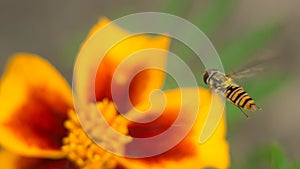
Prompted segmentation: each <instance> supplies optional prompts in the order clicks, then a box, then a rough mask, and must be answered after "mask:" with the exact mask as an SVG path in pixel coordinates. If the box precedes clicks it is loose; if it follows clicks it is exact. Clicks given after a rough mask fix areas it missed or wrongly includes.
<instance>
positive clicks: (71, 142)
mask: <svg viewBox="0 0 300 169" xmlns="http://www.w3.org/2000/svg"><path fill="white" fill-rule="evenodd" d="M86 110H87V112H88V113H87V112H80V113H78V112H77V114H76V113H75V111H74V110H70V111H69V119H68V120H67V121H66V122H65V127H66V128H67V129H68V130H69V134H68V136H67V137H65V138H64V139H63V146H62V150H63V151H64V152H65V153H66V155H67V157H68V159H69V160H71V161H73V162H74V163H75V164H76V165H77V166H78V167H79V168H82V169H102V168H106V169H110V168H115V167H116V165H117V161H116V158H117V156H116V155H114V154H113V153H111V152H109V151H107V150H106V149H105V147H108V146H109V150H110V151H114V152H118V153H122V152H124V151H125V150H124V149H125V148H124V147H125V144H127V143H128V142H130V141H131V139H130V137H125V138H126V139H124V137H117V136H116V135H115V134H114V133H116V132H117V133H118V134H120V135H126V134H127V133H128V131H127V128H126V120H125V119H124V118H123V117H122V116H120V115H118V112H117V110H116V108H115V106H114V104H113V103H112V102H110V101H108V100H107V99H104V100H103V101H102V102H99V103H98V104H90V105H89V106H88V109H86ZM100 113H101V115H102V118H101V116H99V114H100ZM78 117H79V119H80V120H79V119H78ZM111 129H113V130H111ZM112 131H116V132H113V133H112ZM99 144H101V145H102V146H99ZM103 147H104V148H103Z"/></svg>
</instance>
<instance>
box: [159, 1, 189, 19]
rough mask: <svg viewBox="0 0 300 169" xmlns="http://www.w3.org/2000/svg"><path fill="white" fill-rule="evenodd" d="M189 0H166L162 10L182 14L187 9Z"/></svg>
mask: <svg viewBox="0 0 300 169" xmlns="http://www.w3.org/2000/svg"><path fill="white" fill-rule="evenodd" d="M188 2H189V1H183V0H166V1H164V4H163V7H162V12H165V13H169V14H173V15H177V16H181V15H183V13H184V11H185V7H186V6H187V4H188Z"/></svg>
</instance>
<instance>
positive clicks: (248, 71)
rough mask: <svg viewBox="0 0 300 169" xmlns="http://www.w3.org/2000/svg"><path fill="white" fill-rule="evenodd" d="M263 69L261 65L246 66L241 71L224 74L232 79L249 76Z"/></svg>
mask: <svg viewBox="0 0 300 169" xmlns="http://www.w3.org/2000/svg"><path fill="white" fill-rule="evenodd" d="M263 70H264V69H263V68H262V67H251V68H247V69H244V70H241V71H237V72H232V73H229V74H226V76H227V77H229V78H233V79H242V78H250V77H252V76H255V75H256V74H258V73H260V72H262V71H263Z"/></svg>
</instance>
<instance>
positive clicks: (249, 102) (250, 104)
mask: <svg viewBox="0 0 300 169" xmlns="http://www.w3.org/2000/svg"><path fill="white" fill-rule="evenodd" d="M225 96H226V98H227V99H228V100H229V101H230V102H232V103H233V104H234V105H236V106H238V107H241V108H244V109H248V110H256V109H257V106H256V105H255V103H254V101H253V99H252V98H251V97H250V96H249V95H248V93H247V92H246V91H245V90H244V89H243V88H242V87H241V86H237V85H231V86H229V87H228V88H227V89H226V92H225Z"/></svg>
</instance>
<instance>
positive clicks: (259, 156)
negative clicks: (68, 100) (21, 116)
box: [0, 0, 300, 168]
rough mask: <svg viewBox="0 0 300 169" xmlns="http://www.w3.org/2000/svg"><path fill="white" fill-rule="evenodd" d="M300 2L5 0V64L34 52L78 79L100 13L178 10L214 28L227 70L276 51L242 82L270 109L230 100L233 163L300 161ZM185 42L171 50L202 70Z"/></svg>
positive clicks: (0, 40) (0, 38)
mask: <svg viewBox="0 0 300 169" xmlns="http://www.w3.org/2000/svg"><path fill="white" fill-rule="evenodd" d="M299 6H300V1H297V0H286V1H272V0H240V1H237V0H201V1H197V0H189V1H181V0H164V1H161V0H152V1H146V0H143V1H141V0H131V1H129V0H123V1H117V0H112V1H105V2H104V1H100V0H98V1H96V0H89V1H79V0H72V1H71V0H66V1H58V0H53V1H33V0H27V1H17V0H0V67H1V72H2V71H3V66H4V65H5V62H6V61H7V59H8V58H9V56H10V55H12V54H13V53H16V52H22V51H23V52H32V53H36V54H39V55H41V56H43V57H45V58H47V59H49V60H50V61H51V63H53V64H54V65H55V66H56V67H57V68H58V69H59V70H60V71H61V72H62V74H63V75H64V76H65V77H66V78H67V80H68V81H71V77H72V69H73V61H74V58H75V56H76V53H77V51H78V49H79V45H80V44H81V42H82V41H83V39H84V38H85V36H86V34H87V33H88V31H89V29H90V28H91V27H92V26H93V25H94V24H95V23H96V22H97V20H98V19H99V17H100V16H106V17H108V18H109V19H111V20H113V19H116V18H119V17H121V16H124V15H127V14H131V13H136V12H145V11H159V12H168V13H171V14H176V15H178V16H181V17H183V18H186V19H188V20H189V21H191V22H193V23H194V24H196V25H197V26H198V27H199V28H200V29H201V30H203V31H204V32H205V33H207V35H208V37H209V38H210V39H211V41H212V42H213V44H214V45H215V46H216V48H217V50H218V52H219V53H220V57H221V59H222V61H223V63H224V67H225V70H226V71H231V70H234V69H235V67H236V68H237V69H238V68H240V67H242V66H243V64H247V63H248V62H249V61H250V60H253V58H260V57H263V56H264V55H266V53H269V54H270V55H272V56H274V57H276V59H275V58H274V59H273V60H272V61H271V63H268V68H267V69H268V70H269V71H268V72H267V73H265V74H264V75H263V76H259V77H257V78H254V79H247V80H243V81H241V82H240V83H241V84H242V85H243V86H244V88H245V89H246V90H247V91H248V92H249V93H250V95H251V96H252V97H253V98H254V99H255V100H256V101H257V102H258V104H259V105H260V106H261V107H263V110H262V111H259V112H255V113H253V114H252V113H251V114H250V118H249V119H246V118H245V117H244V116H243V115H242V113H241V112H240V111H239V110H238V109H237V108H236V107H234V106H232V105H230V104H228V106H227V112H228V113H227V116H228V117H227V120H228V140H229V142H230V146H231V158H232V168H300V165H299V164H295V162H296V161H300V148H299V143H300V132H299V131H300V124H299V121H300V111H299V110H300V108H299V105H298V104H299V103H298V101H299V98H300V92H299V90H298V86H299V82H300V78H299V75H298V73H300V57H299V55H300V38H299V33H298V30H300V10H299ZM178 45H179V46H180V44H179V43H176V42H174V43H173V44H172V49H171V50H172V51H173V52H175V53H176V54H178V55H179V56H181V57H182V58H183V59H184V60H185V61H187V62H188V63H189V64H190V66H191V67H192V68H193V71H195V72H197V71H201V74H202V71H203V68H201V67H193V58H192V57H187V56H192V53H191V52H190V51H188V49H186V48H185V47H182V45H181V46H180V47H178ZM199 74H200V73H199ZM200 79H201V77H199V81H200ZM202 84H203V83H201V82H199V85H202ZM165 88H172V85H170V84H168V85H167V86H165Z"/></svg>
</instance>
